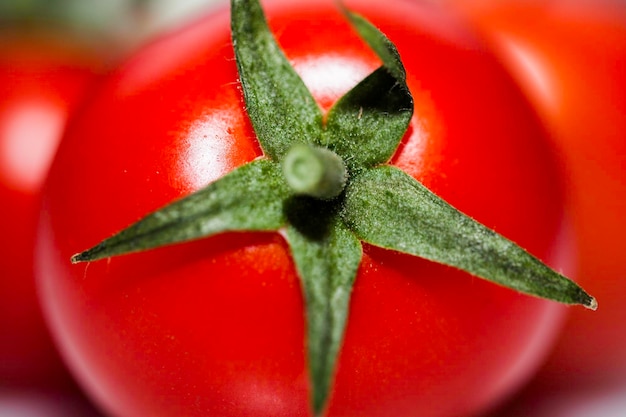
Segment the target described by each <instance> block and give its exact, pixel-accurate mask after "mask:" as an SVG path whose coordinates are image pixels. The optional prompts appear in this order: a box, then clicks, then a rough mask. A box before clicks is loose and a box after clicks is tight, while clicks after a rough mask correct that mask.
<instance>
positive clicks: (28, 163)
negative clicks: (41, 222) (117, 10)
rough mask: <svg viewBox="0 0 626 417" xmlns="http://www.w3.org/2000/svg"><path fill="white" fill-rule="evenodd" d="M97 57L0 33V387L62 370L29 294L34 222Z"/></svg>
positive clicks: (41, 378) (58, 44)
mask: <svg viewBox="0 0 626 417" xmlns="http://www.w3.org/2000/svg"><path fill="white" fill-rule="evenodd" d="M98 62H99V61H98V60H97V59H96V58H95V57H92V56H91V54H90V52H87V50H83V49H82V47H76V48H74V47H70V46H69V45H67V44H65V43H61V42H57V41H56V40H52V39H51V38H50V37H47V39H46V40H45V41H44V40H43V37H41V36H40V35H34V36H31V35H23V34H17V35H15V34H12V35H8V34H3V33H0V231H1V234H0V236H1V240H0V329H1V331H0V387H1V386H4V387H6V386H14V385H16V384H19V385H23V384H29V385H30V384H33V383H37V384H39V383H42V382H44V381H50V380H51V379H53V378H54V379H55V381H56V380H58V378H60V377H61V376H62V375H64V371H63V369H64V368H63V367H62V365H61V362H60V360H59V359H58V356H57V354H56V352H55V350H54V348H53V345H52V343H51V341H50V338H49V336H48V333H47V330H46V328H45V326H44V322H43V319H42V318H41V313H40V311H39V306H38V302H37V297H36V294H35V286H34V278H33V254H32V253H33V245H34V239H35V223H36V220H37V219H38V209H39V195H40V191H41V186H42V183H43V181H44V179H45V177H46V173H47V171H48V168H49V165H50V163H51V160H52V158H53V156H54V153H55V151H56V148H57V145H58V142H59V140H60V137H61V133H62V130H63V128H64V125H65V122H66V119H67V118H68V114H69V113H70V112H71V110H72V108H73V107H74V106H75V105H76V104H77V103H78V101H79V100H80V99H81V98H82V97H83V95H84V92H85V91H86V89H87V86H88V85H89V84H90V82H91V81H92V80H93V79H94V77H95V76H96V71H97V68H98V67H99V64H98Z"/></svg>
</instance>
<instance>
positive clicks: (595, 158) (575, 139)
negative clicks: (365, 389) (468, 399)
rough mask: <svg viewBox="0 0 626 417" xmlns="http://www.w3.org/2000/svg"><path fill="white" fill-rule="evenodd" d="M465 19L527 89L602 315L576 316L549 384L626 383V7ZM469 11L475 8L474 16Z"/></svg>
mask: <svg viewBox="0 0 626 417" xmlns="http://www.w3.org/2000/svg"><path fill="white" fill-rule="evenodd" d="M461 6H464V10H465V12H466V13H467V14H468V16H470V18H471V19H472V20H473V22H474V23H475V24H476V25H477V26H478V28H479V30H481V31H482V33H483V34H484V36H485V37H486V38H487V39H488V41H489V42H490V43H491V44H492V46H493V49H494V51H495V52H496V53H497V54H498V55H499V56H500V57H501V59H502V61H503V63H504V64H505V65H506V66H507V68H508V69H509V70H510V71H511V73H512V74H513V76H514V77H515V78H516V80H517V81H518V83H519V84H520V86H521V87H522V88H523V90H524V91H525V93H526V94H527V96H528V97H529V99H530V101H531V102H532V104H533V105H534V107H535V108H536V110H537V112H538V113H539V115H540V116H541V118H542V119H543V121H544V122H545V125H546V126H547V127H548V129H549V130H550V133H551V137H552V138H553V140H554V142H555V144H556V146H557V148H558V151H559V154H560V156H561V158H562V161H563V164H564V165H565V169H566V172H567V175H568V182H567V200H568V205H569V209H568V210H569V212H570V215H571V217H572V219H573V224H574V227H575V232H576V236H577V240H576V244H577V248H576V249H577V252H578V255H579V256H578V263H577V269H578V275H579V279H578V281H579V282H580V283H581V284H582V285H583V286H584V287H586V288H588V289H589V290H590V292H592V293H593V294H594V295H595V296H596V297H597V299H598V300H599V303H600V305H601V306H602V307H601V308H600V309H599V310H598V312H597V314H591V315H585V314H580V312H579V311H576V310H574V311H573V312H572V313H573V314H572V316H571V319H570V320H569V322H568V325H567V327H566V331H565V333H564V335H563V337H562V339H561V341H560V343H559V344H558V346H557V349H556V351H555V352H554V354H553V355H552V358H551V360H550V362H549V364H548V365H549V366H548V368H547V369H546V372H545V373H544V375H542V377H543V378H544V379H545V378H548V377H549V378H550V379H560V380H561V382H563V383H565V384H567V385H571V384H572V379H571V376H572V375H576V376H577V377H578V378H577V381H579V383H581V384H594V381H596V380H597V379H598V378H602V379H606V378H607V377H609V378H614V377H619V378H622V380H623V378H624V375H626V306H625V305H624V301H623V294H625V293H626V257H624V253H623V248H624V244H623V238H624V236H625V235H626V216H625V215H624V214H625V213H626V140H625V138H626V5H625V4H624V3H623V2H617V1H611V0H602V1H585V2H581V1H578V2H572V1H568V0H551V1H547V2H546V1H543V0H541V1H528V0H526V1H523V0H509V1H506V2H501V1H490V0H485V1H469V2H467V3H466V2H461ZM468 6H469V7H468Z"/></svg>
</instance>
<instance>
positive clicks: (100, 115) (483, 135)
mask: <svg viewBox="0 0 626 417" xmlns="http://www.w3.org/2000/svg"><path fill="white" fill-rule="evenodd" d="M347 3H348V4H347V5H348V6H349V7H351V8H353V9H354V10H356V11H358V12H360V13H362V14H363V15H365V16H366V17H368V18H369V19H371V20H372V21H373V23H374V24H375V25H376V26H378V27H380V28H381V29H382V31H383V32H384V33H386V34H387V35H388V36H389V38H390V39H391V40H392V41H393V42H394V43H395V44H396V45H397V47H398V50H399V51H400V54H401V55H402V57H403V61H404V64H405V66H406V68H407V72H408V84H409V87H410V89H411V91H412V93H413V95H414V99H415V109H416V113H415V116H414V118H413V120H412V123H411V127H410V129H409V132H408V133H407V136H406V138H405V140H404V141H403V144H402V145H401V148H400V149H399V150H398V152H397V154H396V155H395V156H394V158H393V161H392V162H393V164H395V165H397V166H398V167H400V168H402V169H404V170H405V171H406V172H408V173H410V174H411V175H413V176H414V177H415V178H418V179H419V180H421V181H422V182H423V183H424V184H426V185H427V186H428V187H430V188H431V189H432V190H433V191H435V192H436V193H438V194H439V195H440V196H442V197H443V198H445V199H446V200H448V201H449V202H451V203H452V204H453V205H455V206H456V207H458V208H459V209H461V210H463V211H464V212H466V213H468V214H469V215H471V216H473V217H474V218H476V219H478V220H480V221H482V222H483V223H485V224H487V225H488V226H490V227H493V228H495V229H496V230H497V231H498V232H500V233H502V234H504V235H506V236H508V237H510V238H512V239H514V240H515V241H517V242H518V243H520V244H521V245H522V246H523V247H526V248H528V250H530V251H531V252H532V253H534V254H536V255H537V256H539V257H540V258H542V259H544V260H546V261H547V262H549V263H550V264H551V265H553V266H554V267H556V268H558V269H561V270H567V265H568V263H569V262H570V261H571V259H570V258H569V251H568V248H567V245H566V242H567V241H566V240H565V239H563V237H564V234H563V233H564V231H565V230H566V228H565V227H564V223H563V211H562V209H563V205H562V194H561V188H560V183H559V180H558V173H557V172H556V169H555V166H554V161H553V158H552V155H551V150H550V148H549V146H548V144H547V141H546V139H545V132H544V130H543V128H542V127H541V125H540V123H539V122H538V120H537V119H536V116H535V114H534V112H533V110H532V109H531V108H530V107H528V105H527V101H526V100H525V99H524V98H523V96H522V95H521V94H520V92H519V89H518V88H517V87H516V86H515V85H514V84H513V83H512V82H511V79H510V76H509V75H508V74H506V73H505V72H503V70H502V68H501V66H500V65H499V64H498V62H497V61H496V60H495V59H493V58H492V57H491V56H490V55H489V54H488V53H487V52H486V51H485V49H484V48H483V47H482V45H481V43H480V42H479V41H477V40H476V39H475V38H473V37H472V35H471V34H470V33H469V31H467V30H466V29H465V28H464V27H463V26H462V25H461V23H459V22H458V21H456V20H454V19H453V18H452V17H451V16H448V15H445V14H443V13H441V11H439V10H438V9H434V8H431V7H429V6H427V5H425V4H421V3H419V2H415V1H401V0H396V1H392V2H391V3H389V2H387V3H385V4H382V3H381V2H373V1H366V0H354V1H349V2H347ZM266 6H267V7H266V12H267V14H268V18H269V23H270V26H271V27H272V29H273V32H274V33H276V34H277V38H278V42H279V43H280V44H281V45H282V47H283V48H284V50H285V53H286V55H287V56H288V58H289V59H290V60H291V62H292V63H293V65H294V67H295V69H296V71H297V72H298V73H299V74H301V76H302V78H303V79H304V81H305V83H306V84H307V86H308V87H309V88H310V89H311V91H312V93H313V94H314V96H315V97H316V99H317V100H318V101H319V103H320V105H321V106H322V107H323V108H324V109H327V108H328V107H329V106H330V105H331V104H332V103H333V102H334V101H335V100H336V99H337V98H338V97H340V96H341V95H343V94H344V93H345V92H346V91H347V90H349V89H350V88H351V87H352V86H354V85H355V84H356V83H357V82H358V81H360V80H361V79H362V78H364V77H365V76H366V75H367V74H369V73H370V72H371V71H373V70H374V69H376V68H377V66H378V65H380V63H379V61H378V60H377V58H376V56H375V55H374V53H373V52H372V51H371V50H369V49H368V47H367V46H366V45H365V44H364V43H363V42H362V41H361V40H360V39H359V38H358V37H357V36H356V34H355V33H354V31H353V30H352V29H351V28H350V27H349V25H348V23H347V22H346V20H345V17H344V16H342V14H341V13H340V12H339V11H338V10H337V8H336V6H335V4H334V2H333V1H332V0H323V1H320V0H314V1H313V0H307V1H300V2H286V1H283V2H267V4H266ZM237 79H238V76H237V69H236V65H235V62H234V57H233V52H232V46H231V43H230V39H229V13H227V12H226V11H223V12H220V13H217V14H215V15H211V16H209V17H207V18H205V19H203V20H200V21H198V22H197V24H195V25H192V26H190V27H188V28H187V29H185V30H183V31H181V32H179V33H176V34H174V35H173V36H170V37H166V38H164V39H162V40H160V41H158V42H156V43H155V44H153V45H151V46H149V47H148V48H146V49H145V50H143V51H141V52H140V53H138V54H137V55H136V56H135V57H134V58H133V59H131V60H130V61H129V62H128V63H126V64H125V65H124V66H122V67H121V68H120V69H119V70H117V71H116V72H115V73H113V74H112V75H111V77H110V78H108V79H107V80H106V81H105V82H104V83H103V84H102V85H101V86H100V87H99V89H98V93H97V94H96V95H95V96H94V97H92V99H91V100H90V102H89V103H88V105H87V106H86V107H85V108H83V109H82V112H81V114H80V117H77V118H76V119H74V120H73V123H72V124H71V126H70V127H69V129H68V131H67V135H66V136H65V138H64V141H63V142H62V144H61V147H60V150H59V153H58V155H57V158H56V159H55V162H54V164H53V167H52V170H51V173H50V177H49V180H48V182H47V185H46V191H45V197H44V203H43V204H44V205H43V212H42V219H41V223H40V228H39V236H40V238H39V244H38V271H39V284H40V287H39V288H40V290H41V295H42V299H43V302H44V305H45V310H46V315H47V317H48V320H49V323H50V325H51V326H52V329H53V331H54V334H55V336H56V338H57V340H58V341H59V343H60V345H61V346H62V349H63V353H64V355H65V357H66V358H67V359H68V360H69V362H70V364H71V366H72V368H73V370H74V372H75V373H76V374H77V376H78V377H79V379H80V381H82V383H83V384H84V386H85V387H86V388H87V390H88V391H89V393H90V394H91V395H92V396H93V397H94V398H95V399H96V400H97V401H98V402H99V403H100V404H102V405H103V406H104V408H106V409H107V410H109V412H110V413H111V414H113V415H119V416H126V417H133V416H137V417H144V416H151V415H159V416H180V415H185V416H189V417H192V416H203V417H204V416H207V415H219V416H252V415H254V416H289V417H293V416H309V415H310V414H311V411H310V409H311V407H310V404H309V395H310V386H309V379H308V377H307V372H308V371H307V367H306V360H305V337H304V326H305V324H304V317H303V300H302V295H301V290H300V284H299V281H298V277H297V276H296V273H295V270H294V266H293V263H292V261H291V258H290V254H289V251H288V248H287V245H286V243H285V242H284V240H283V238H282V237H281V236H280V235H279V234H274V233H267V234H260V233H244V234H234V233H232V234H223V235H219V236H215V237H211V238H207V239H203V240H200V241H195V242H192V243H186V244H181V245H176V246H171V247H167V248H161V249H157V250H153V251H148V252H143V253H139V254H133V255H129V256H123V257H119V258H113V259H110V260H107V261H102V262H94V263H90V264H87V265H84V264H82V265H71V264H70V261H69V260H70V257H71V256H72V255H73V254H75V253H77V252H79V251H81V250H83V249H85V248H87V247H90V246H92V245H93V244H95V243H97V242H98V241H100V240H102V239H103V238H105V237H108V236H110V235H111V234H113V233H114V232H116V231H119V230H121V229H122V228H124V227H126V226H127V225H129V224H131V223H132V222H134V221H136V220H138V219H139V218H141V217H143V216H144V215H145V214H147V213H148V212H151V211H153V210H155V209H157V208H159V207H161V206H163V205H164V204H166V203H168V202H170V201H171V200H173V199H175V198H178V197H181V196H183V195H186V194H188V193H190V192H193V191H195V190H197V189H199V188H200V187H203V186H204V185H206V184H207V183H209V182H211V181H214V180H215V179H217V178H219V177H221V176H222V175H224V173H226V172H229V171H230V170H232V169H233V168H235V167H237V166H239V165H241V164H243V163H245V162H248V161H251V160H253V159H255V158H257V157H259V155H260V147H259V145H258V143H257V141H256V139H255V135H254V133H253V131H252V128H251V125H250V123H249V121H248V119H247V115H246V112H245V109H244V106H243V102H242V94H241V91H240V88H239V85H238V82H237ZM564 311H565V310H564V308H563V307H562V306H560V305H557V304H555V303H552V302H548V301H545V300H540V299H536V298H531V297H528V296H524V295H521V294H518V293H516V292H513V291H511V290H508V289H504V288H502V287H498V286H495V285H493V284H490V283H487V282H486V281H483V280H480V279H477V278H474V277H471V276H469V275H467V274H466V273H462V272H459V271H457V270H454V269H452V268H449V267H444V266H441V265H438V264H433V263H430V262H427V261H425V260H420V259H416V258H413V257H410V256H404V255H400V254H397V253H392V252H389V251H386V250H382V249H376V248H372V247H366V248H365V256H364V259H363V262H362V265H361V268H360V270H359V273H358V276H357V278H356V285H355V288H354V292H353V298H352V301H351V309H350V319H349V322H348V325H347V330H346V335H345V339H344V344H343V348H342V351H341V354H340V357H339V362H338V367H337V374H336V378H335V381H334V386H333V389H332V392H331V398H330V400H329V405H328V410H327V413H326V415H327V416H347V415H352V416H356V415H366V416H368V417H375V416H389V415H394V416H422V417H423V416H429V417H438V416H455V417H458V416H462V415H469V414H472V413H475V412H477V411H478V410H482V409H484V408H485V407H487V406H488V405H491V404H492V403H494V402H495V401H497V400H499V399H500V398H502V397H503V396H504V395H506V394H507V393H509V392H510V391H511V390H512V389H514V388H515V387H516V386H518V385H519V384H520V383H521V382H522V381H523V380H525V379H526V378H527V377H529V375H530V374H531V373H532V372H533V370H534V369H536V367H537V366H538V364H539V362H540V361H541V360H542V358H543V357H544V355H545V354H546V351H547V350H548V348H549V346H550V345H551V340H552V339H553V335H554V333H555V331H556V330H557V329H558V327H559V325H560V323H561V319H562V317H563V313H564Z"/></svg>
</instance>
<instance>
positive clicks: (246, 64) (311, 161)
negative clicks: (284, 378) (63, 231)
mask: <svg viewBox="0 0 626 417" xmlns="http://www.w3.org/2000/svg"><path fill="white" fill-rule="evenodd" d="M339 7H340V8H342V10H343V12H344V15H345V16H346V19H347V20H348V21H349V22H350V23H351V25H352V26H353V28H354V29H355V31H356V32H357V33H358V34H359V36H360V37H361V38H362V39H363V41H364V42H365V43H366V44H367V45H368V46H369V47H370V48H371V49H372V50H373V51H374V52H375V53H376V54H377V55H378V57H379V58H380V61H381V63H382V65H381V66H380V67H379V68H378V69H376V70H375V71H373V72H372V73H371V74H370V75H368V76H367V77H366V78H365V79H363V80H362V81H361V82H360V83H358V84H357V85H356V86H355V87H354V88H352V89H351V90H350V91H348V92H347V93H346V94H345V95H344V96H343V97H342V98H340V99H339V100H338V101H337V102H336V103H335V105H334V106H333V107H332V108H331V109H330V110H329V112H328V114H327V115H326V117H323V115H322V112H321V110H320V108H319V106H318V105H317V103H316V102H315V100H314V98H313V96H312V95H311V93H310V92H309V91H308V89H307V88H306V86H305V85H304V82H303V81H302V80H301V79H300V77H299V76H298V74H297V73H296V72H295V71H294V69H293V68H292V66H291V65H290V63H289V61H288V60H287V58H286V57H285V55H284V54H283V53H282V51H281V49H280V47H279V46H278V44H277V43H276V40H275V39H274V37H273V35H272V33H271V31H270V29H269V27H268V25H267V22H266V20H265V16H264V14H263V11H262V9H261V5H260V4H259V1H258V0H232V1H231V9H232V10H231V30H232V38H233V47H234V50H235V56H236V63H237V69H238V71H239V77H240V82H241V86H242V91H243V94H244V99H245V105H246V106H245V107H246V111H247V114H248V116H249V118H250V121H251V123H252V126H253V128H254V131H255V133H256V135H257V139H258V141H259V144H260V146H261V148H262V150H263V153H264V156H263V157H262V158H259V159H257V160H255V161H252V162H250V163H248V164H245V165H242V166H240V167H238V168H237V169H235V170H233V171H231V172H230V173H228V174H226V175H225V176H223V177H222V178H221V179H219V180H217V181H215V182H213V183H211V184H209V185H208V186H207V187H205V188H203V189H201V190H199V191H197V192H195V193H193V194H191V195H189V196H187V197H184V198H182V199H180V200H177V201H174V202H172V203H171V204H169V205H167V206H165V207H163V208H161V209H159V210H158V211H156V212H155V213H152V214H149V215H147V216H146V217H145V218H143V219H142V220H140V221H138V222H137V223H135V224H133V225H131V226H129V227H128V228H126V229H124V230H123V231H121V232H119V233H118V234H116V235H114V236H113V237H111V238H109V239H106V240H104V241H102V242H101V243H99V244H98V245H96V246H95V247H93V248H91V249H88V250H86V251H84V252H82V253H79V254H77V255H75V256H74V257H72V262H87V261H95V260H98V259H103V258H108V257H111V256H117V255H122V254H127V253H130V252H135V251H143V250H149V249H152V248H156V247H159V246H163V245H168V244H174V243H179V242H185V241H189V240H193V239H200V238H203V237H207V236H211V235H215V234H218V233H222V232H229V231H273V232H280V233H281V234H282V236H284V238H285V240H286V242H287V244H288V246H289V249H290V252H291V256H292V258H293V261H294V265H295V267H296V271H297V273H298V276H299V278H300V280H301V283H302V290H303V293H304V294H303V295H304V297H303V298H304V300H305V311H304V316H305V318H306V324H307V330H306V331H307V334H306V349H307V356H308V361H307V363H308V366H309V369H308V371H309V378H310V380H311V386H312V393H311V395H312V398H311V405H312V410H313V411H314V413H315V414H317V415H319V414H321V413H323V411H324V409H325V407H326V404H327V402H328V396H329V393H330V391H331V388H332V384H333V378H334V372H335V368H336V362H337V357H338V354H339V350H340V347H341V344H342V340H343V335H344V331H345V328H346V323H347V320H348V311H349V306H350V297H351V293H352V288H353V285H354V280H355V278H356V276H357V271H358V268H359V265H360V263H361V259H362V257H363V243H364V242H365V243H367V244H370V245H373V246H377V247H380V248H384V249H388V250H393V251H397V252H402V253H405V254H409V255H413V256H417V257H421V258H425V259H429V260H431V261H434V262H438V263H441V264H445V265H449V266H452V267H455V268H458V269H461V270H463V271H466V272H468V273H470V274H472V275H474V276H476V277H480V278H483V279H486V280H489V281H491V282H493V283H496V284H498V285H502V286H505V287H508V288H511V289H514V290H516V291H519V292H522V293H525V294H528V295H532V296H536V297H543V298H547V299H551V300H555V301H558V302H562V303H566V304H581V305H583V306H585V307H587V308H590V309H595V308H597V303H596V300H595V299H594V298H593V297H591V296H590V295H589V294H587V293H586V292H585V291H584V290H583V289H582V288H580V287H579V286H578V285H577V284H576V283H574V282H573V281H571V280H569V279H568V278H566V277H564V276H562V275H560V274H559V273H557V272H556V271H554V270H552V269H550V268H549V267H548V266H546V265H545V264H544V263H543V262H541V261H540V260H539V259H537V258H536V257H534V256H533V255H531V254H530V253H528V252H527V251H526V250H524V249H523V248H521V247H519V246H518V245H517V244H515V243H514V242H512V241H510V240H508V239H506V238H505V237H503V236H501V235H499V234H498V233H496V232H494V231H493V230H491V229H489V228H487V227H486V226H484V225H482V224H480V223H478V222H476V221H475V220H473V219H471V218H470V217H468V216H467V215H465V214H463V213H461V212H460V211H459V210H457V209H456V208H454V207H452V206H451V205H450V204H448V203H447V202H445V201H444V200H442V199H441V198H440V197H438V196H437V195H435V194H433V193H432V192H431V191H430V190H428V189H427V188H426V187H425V186H424V185H422V184H421V183H419V182H418V181H417V180H415V179H414V178H412V177H410V176H409V175H408V174H406V173H405V172H403V171H401V170H400V169H398V168H396V167H393V166H391V165H389V161H390V159H391V157H392V156H393V154H394V153H395V151H396V149H397V148H398V146H399V144H400V141H401V140H402V138H403V136H404V134H405V133H406V131H407V129H408V126H409V123H410V121H411V118H412V116H413V107H414V105H413V98H412V96H411V93H410V91H409V88H408V86H407V83H406V73H405V69H404V66H403V64H402V61H401V60H400V56H399V54H398V51H397V50H396V47H395V46H394V45H393V43H392V42H391V41H390V40H389V39H388V38H387V37H386V36H385V35H384V34H383V33H381V32H380V31H379V30H378V29H376V28H375V27H374V26H372V25H371V23H369V22H368V21H367V20H366V19H364V18H363V17H361V16H359V15H357V14H355V13H352V12H351V11H349V10H347V9H345V8H343V6H341V5H339Z"/></svg>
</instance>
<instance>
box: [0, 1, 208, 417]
mask: <svg viewBox="0 0 626 417" xmlns="http://www.w3.org/2000/svg"><path fill="white" fill-rule="evenodd" d="M213 3H214V1H212V0H178V1H174V0H109V1H101V0H30V1H0V231H1V234H0V330H1V331H0V416H2V417H22V416H39V417H47V416H66V417H73V416H83V417H86V416H95V415H97V412H96V411H95V410H94V409H93V408H92V407H91V406H90V405H89V403H88V402H87V401H86V400H85V399H84V398H83V397H82V395H81V394H80V392H79V391H78V388H77V387H76V386H75V384H74V383H73V380H72V378H71V376H70V375H69V373H68V371H67V370H66V368H65V366H64V365H63V363H62V362H61V359H60V357H59V355H58V354H57V352H56V349H55V347H54V345H53V342H52V341H51V338H50V337H49V335H48V332H47V329H46V327H45V325H44V321H43V318H42V316H41V312H40V310H39V304H38V300H37V295H36V293H35V287H34V278H33V270H32V265H33V258H32V257H33V255H32V252H33V245H34V232H35V224H36V222H37V219H38V208H39V194H40V190H41V187H42V184H43V182H44V180H45V177H46V173H47V170H48V167H49V164H50V162H51V160H52V158H53V156H54V153H55V151H56V147H57V145H58V143H59V141H60V139H61V137H62V134H63V129H64V126H65V124H66V121H67V119H68V118H70V117H71V115H72V113H73V112H74V111H76V110H77V109H78V108H79V107H80V103H81V102H82V100H84V99H85V98H86V97H88V95H89V91H90V89H91V88H93V85H94V84H95V83H96V82H97V79H98V78H99V77H100V76H101V75H102V74H104V73H105V72H106V71H107V70H108V68H109V67H111V66H113V65H115V62H117V61H118V60H121V59H123V58H124V56H125V55H126V54H128V53H130V52H131V51H132V50H133V49H134V48H135V47H137V45H139V44H140V43H143V42H148V41H149V40H150V39H151V38H152V37H154V36H158V34H159V33H160V32H162V31H166V30H174V28H175V27H176V25H178V24H183V23H184V21H185V20H186V19H190V18H192V17H193V15H194V14H196V13H198V12H202V11H204V10H207V11H208V10H209V9H210V8H211V7H212V6H213Z"/></svg>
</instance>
